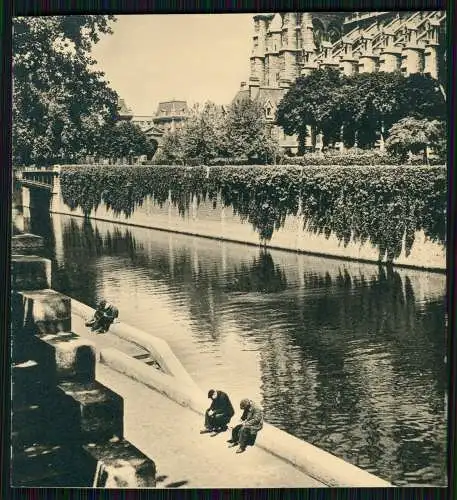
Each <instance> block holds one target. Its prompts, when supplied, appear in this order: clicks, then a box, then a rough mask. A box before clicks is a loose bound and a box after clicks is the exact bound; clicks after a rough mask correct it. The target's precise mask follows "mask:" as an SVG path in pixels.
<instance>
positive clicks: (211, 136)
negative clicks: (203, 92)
mask: <svg viewBox="0 0 457 500" xmlns="http://www.w3.org/2000/svg"><path fill="white" fill-rule="evenodd" d="M181 137H182V147H183V154H184V156H185V158H186V159H187V160H189V159H199V160H201V161H202V162H203V163H207V162H208V161H209V160H211V159H213V158H216V157H217V156H224V155H225V152H226V149H227V145H226V135H225V122H224V114H223V112H222V108H221V107H220V106H217V105H216V104H214V103H212V102H206V103H205V104H204V106H203V107H202V108H200V106H198V105H197V106H195V107H194V108H193V109H192V110H191V115H190V117H189V118H188V119H187V120H186V124H185V126H184V127H183V129H182V133H181Z"/></svg>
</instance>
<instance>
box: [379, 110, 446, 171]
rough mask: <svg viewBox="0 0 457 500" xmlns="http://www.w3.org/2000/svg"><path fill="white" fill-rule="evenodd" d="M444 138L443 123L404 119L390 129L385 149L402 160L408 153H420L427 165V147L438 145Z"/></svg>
mask: <svg viewBox="0 0 457 500" xmlns="http://www.w3.org/2000/svg"><path fill="white" fill-rule="evenodd" d="M444 136H445V128H444V123H443V122H440V121H438V120H427V119H417V118H413V117H406V118H402V119H401V120H400V121H398V122H397V123H395V124H394V125H393V126H392V127H391V128H390V130H389V137H388V138H387V140H386V148H387V150H388V151H390V152H392V153H395V154H397V155H399V156H401V157H402V158H404V159H406V157H407V155H408V152H409V151H411V152H413V153H418V152H420V151H422V152H423V153H424V158H425V161H426V163H427V162H428V147H429V146H432V147H433V146H434V145H440V142H441V141H442V140H443V138H444Z"/></svg>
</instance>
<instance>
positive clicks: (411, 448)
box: [31, 215, 446, 485]
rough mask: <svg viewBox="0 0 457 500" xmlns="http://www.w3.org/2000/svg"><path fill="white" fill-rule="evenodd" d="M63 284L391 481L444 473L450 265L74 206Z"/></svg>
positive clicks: (205, 383) (59, 225) (44, 222)
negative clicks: (92, 213)
mask: <svg viewBox="0 0 457 500" xmlns="http://www.w3.org/2000/svg"><path fill="white" fill-rule="evenodd" d="M31 226H32V230H33V232H36V233H37V234H41V235H43V236H44V237H45V239H46V240H47V249H48V252H49V256H50V257H51V258H52V259H53V260H54V264H55V265H54V266H53V283H54V287H55V288H57V289H59V290H61V291H62V292H64V293H68V294H69V295H72V296H73V297H75V298H77V299H78V300H81V301H83V302H86V303H88V304H89V305H92V306H93V305H94V304H95V303H96V301H97V299H98V298H99V297H100V296H104V297H106V298H107V299H108V300H110V301H111V300H112V301H114V302H115V303H116V304H117V305H118V307H119V309H120V315H121V318H122V319H123V320H125V321H127V322H129V323H131V324H133V325H135V326H137V327H138V328H141V329H144V330H145V331H149V332H151V333H152V334H157V335H160V336H162V337H163V338H164V339H166V340H167V341H168V342H169V343H170V345H171V346H172V348H173V350H174V351H175V352H176V354H177V355H178V357H179V358H180V359H181V361H182V362H183V364H184V365H185V366H186V368H187V369H188V371H189V372H190V373H191V375H192V376H193V377H194V378H195V380H196V381H197V382H198V383H199V384H200V385H201V386H202V387H203V388H204V389H206V388H208V387H212V386H216V387H220V388H224V389H225V390H227V391H229V392H230V393H231V395H232V396H233V398H234V399H235V400H237V399H241V398H242V397H246V396H249V397H252V398H254V399H258V400H259V401H260V402H261V403H262V405H263V407H264V409H265V413H266V418H267V420H268V421H269V422H271V423H273V424H275V425H277V426H279V427H280V428H282V429H284V430H286V431H287V432H290V433H292V434H294V435H295V436H298V437H300V438H303V439H306V440H307V441H309V442H312V443H314V444H316V445H318V446H320V447H322V448H324V449H326V450H328V451H330V452H332V453H334V454H336V455H337V456H340V457H342V458H345V459H347V460H348V461H350V462H352V463H354V464H357V465H359V466H361V467H363V468H365V469H367V470H369V471H370V472H373V473H375V474H377V475H379V476H381V477H383V478H385V479H387V480H391V481H393V482H394V483H396V484H399V485H401V484H406V483H408V484H435V485H444V484H445V482H446V481H445V467H446V463H445V457H446V421H445V408H444V398H445V391H446V377H445V364H444V354H445V339H444V329H445V324H444V318H445V309H444V307H445V306H444V293H445V277H444V276H443V275H440V274H436V273H427V272H419V271H412V270H395V269H390V270H386V269H385V268H383V267H378V266H376V265H368V264H360V263H345V262H342V261H338V260H332V259H323V258H317V257H310V256H303V255H296V254H293V253H286V252H280V251H265V250H260V249H258V248H255V247H249V246H243V245H236V244H231V243H224V242H220V241H212V240H207V239H201V238H193V237H188V236H183V235H176V234H171V233H166V232H160V231H152V230H149V229H141V228H133V227H129V226H123V225H116V224H110V223H103V222H95V221H92V222H90V221H84V220H83V219H79V218H71V217H66V216H54V215H53V216H52V218H49V217H47V219H46V217H44V219H43V218H41V219H40V218H35V219H33V218H32V220H31Z"/></svg>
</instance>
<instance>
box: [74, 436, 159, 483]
mask: <svg viewBox="0 0 457 500" xmlns="http://www.w3.org/2000/svg"><path fill="white" fill-rule="evenodd" d="M83 451H84V453H85V455H86V462H87V463H88V465H89V467H91V469H93V470H94V471H98V474H96V475H95V474H94V476H96V477H95V481H94V487H105V488H154V487H155V486H156V465H155V463H154V462H153V461H152V460H151V459H150V458H148V457H147V456H146V455H145V454H144V453H142V452H141V451H140V450H139V449H138V448H136V447H135V446H133V445H132V444H131V443H129V442H128V441H125V440H124V439H118V440H116V439H112V440H110V441H108V442H107V443H103V444H95V443H89V444H86V445H83Z"/></svg>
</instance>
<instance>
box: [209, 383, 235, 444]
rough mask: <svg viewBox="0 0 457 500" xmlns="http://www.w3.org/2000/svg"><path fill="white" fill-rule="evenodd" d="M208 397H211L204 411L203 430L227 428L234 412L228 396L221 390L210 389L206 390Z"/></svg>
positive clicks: (222, 429) (216, 430)
mask: <svg viewBox="0 0 457 500" xmlns="http://www.w3.org/2000/svg"><path fill="white" fill-rule="evenodd" d="M208 398H210V399H212V401H211V406H210V407H209V408H208V409H207V410H206V412H205V429H203V430H202V431H200V434H204V433H205V432H213V431H215V432H221V431H226V430H227V425H228V423H229V422H230V420H231V418H232V417H233V415H234V414H235V410H234V409H233V406H232V403H231V402H230V398H229V397H228V396H227V394H226V393H225V392H223V391H216V390H215V389H211V390H209V391H208Z"/></svg>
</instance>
